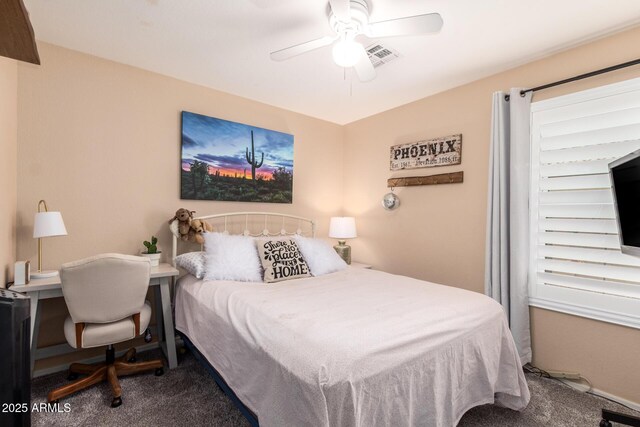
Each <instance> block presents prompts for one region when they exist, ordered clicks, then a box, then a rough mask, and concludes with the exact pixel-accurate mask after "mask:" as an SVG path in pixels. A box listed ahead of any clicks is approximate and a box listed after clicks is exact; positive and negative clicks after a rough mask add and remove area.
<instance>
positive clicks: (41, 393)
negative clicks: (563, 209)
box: [32, 350, 640, 427]
mask: <svg viewBox="0 0 640 427" xmlns="http://www.w3.org/2000/svg"><path fill="white" fill-rule="evenodd" d="M154 357H159V352H158V351H157V350H156V351H152V352H147V353H143V354H140V355H139V356H138V360H145V359H149V358H154ZM65 377H66V374H65V373H62V372H61V373H57V374H52V375H48V376H45V377H41V378H37V379H35V380H34V381H33V383H32V401H33V402H32V404H33V403H40V402H45V401H46V395H47V393H48V391H49V390H51V389H53V388H55V387H59V386H60V385H63V384H65V383H66V379H65ZM527 381H528V383H529V389H530V390H531V402H530V403H529V406H528V407H527V409H525V410H524V411H522V412H514V411H510V410H508V409H502V408H498V407H495V406H493V405H485V406H480V407H477V408H473V409H472V410H470V411H469V412H467V413H466V414H465V415H464V417H463V418H462V420H461V421H460V424H459V426H461V427H462V426H464V427H468V426H581V427H582V426H594V427H595V426H598V423H599V421H600V408H602V407H605V408H609V409H613V410H616V411H620V412H626V413H630V414H635V415H640V413H637V412H634V411H631V410H629V409H627V408H625V407H623V406H620V405H617V404H615V403H612V402H609V401H608V400H605V399H601V398H598V397H595V396H592V395H588V394H583V393H580V392H578V391H575V390H573V389H571V388H570V387H568V386H566V385H564V384H562V383H560V382H558V381H555V380H551V379H545V378H539V377H538V376H535V375H529V374H528V375H527ZM120 384H121V385H122V400H123V404H122V406H120V407H119V408H115V409H112V408H110V407H109V405H110V403H111V390H110V389H109V386H108V385H107V384H106V383H103V384H101V385H97V386H94V387H91V388H89V389H87V390H84V391H81V392H79V393H77V394H75V395H72V396H70V397H68V398H66V399H62V400H61V401H60V404H61V405H63V404H65V403H68V404H69V406H70V412H68V413H64V412H58V413H37V412H35V413H33V414H32V425H34V426H47V427H50V426H51V427H52V426H65V427H69V426H88V425H91V426H123V425H133V426H191V427H194V426H229V427H231V426H248V425H249V423H248V422H247V421H246V420H245V418H244V417H243V416H242V414H241V413H240V411H238V409H236V407H235V406H234V405H233V404H232V403H231V402H230V401H229V399H228V398H227V397H226V396H225V394H224V393H223V392H222V391H220V389H219V388H218V387H217V386H216V384H215V382H214V381H213V379H212V378H211V377H210V376H209V374H208V373H207V371H206V370H205V369H204V368H203V367H202V366H200V365H199V364H198V362H197V361H196V360H195V359H194V357H193V356H192V355H191V354H188V353H187V354H184V355H183V356H181V361H180V364H179V366H178V368H176V369H173V370H171V371H165V374H164V375H163V376H161V377H155V376H154V375H153V373H152V372H151V373H149V374H140V375H136V376H132V377H123V378H121V380H120ZM62 409H63V408H62V407H61V410H62Z"/></svg>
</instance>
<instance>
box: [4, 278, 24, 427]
mask: <svg viewBox="0 0 640 427" xmlns="http://www.w3.org/2000/svg"><path fill="white" fill-rule="evenodd" d="M29 301H30V300H29V297H27V296H25V295H23V294H20V293H18V292H13V291H11V290H7V289H1V288H0V331H1V332H0V379H1V380H0V404H2V408H0V425H1V426H3V427H13V426H27V427H28V426H30V425H31V358H30V354H31V353H30V351H29V348H30V347H29V344H30V342H29V341H30V337H31V325H30V319H31V315H30V312H29V307H30V305H29ZM5 405H6V406H5Z"/></svg>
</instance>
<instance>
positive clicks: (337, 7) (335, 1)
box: [329, 0, 351, 22]
mask: <svg viewBox="0 0 640 427" xmlns="http://www.w3.org/2000/svg"><path fill="white" fill-rule="evenodd" d="M329 4H330V5H331V11H332V12H333V14H334V15H335V16H336V18H338V21H341V22H349V21H351V13H350V10H351V6H350V4H349V0H329Z"/></svg>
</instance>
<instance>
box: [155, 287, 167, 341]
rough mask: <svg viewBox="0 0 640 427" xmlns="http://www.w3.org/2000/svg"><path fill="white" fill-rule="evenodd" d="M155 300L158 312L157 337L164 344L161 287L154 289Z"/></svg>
mask: <svg viewBox="0 0 640 427" xmlns="http://www.w3.org/2000/svg"><path fill="white" fill-rule="evenodd" d="M153 290H154V293H153V299H154V300H155V312H156V336H157V337H158V342H159V343H162V342H164V328H163V326H162V320H163V315H162V297H161V296H160V286H154V287H153Z"/></svg>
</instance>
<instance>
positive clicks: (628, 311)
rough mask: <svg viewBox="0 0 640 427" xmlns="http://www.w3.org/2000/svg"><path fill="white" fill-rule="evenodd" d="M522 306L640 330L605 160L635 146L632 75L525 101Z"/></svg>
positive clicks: (637, 86) (632, 269) (639, 113)
mask: <svg viewBox="0 0 640 427" xmlns="http://www.w3.org/2000/svg"><path fill="white" fill-rule="evenodd" d="M531 149H532V151H531V191H530V214H531V247H530V249H531V251H530V275H529V286H530V304H531V305H535V306H540V307H544V308H549V309H554V310H558V311H563V312H567V313H572V314H577V315H581V316H585V317H590V318H595V319H599V320H605V321H609V322H614V323H619V324H624V325H627V326H633V327H637V328H640V258H635V257H632V256H629V255H625V254H622V253H621V252H620V241H619V237H618V230H617V226H616V221H615V208H614V205H613V195H612V189H611V182H610V178H609V169H608V164H609V163H610V162H612V161H613V160H616V159H618V158H620V157H622V156H624V155H626V154H629V153H630V152H632V151H635V150H637V149H640V79H634V80H630V81H627V82H622V83H618V84H614V85H609V86H604V87H600V88H597V89H592V90H589V91H584V92H579V93H574V94H571V95H567V96H562V97H558V98H553V99H550V100H546V101H541V102H536V103H533V104H532V114H531Z"/></svg>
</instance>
